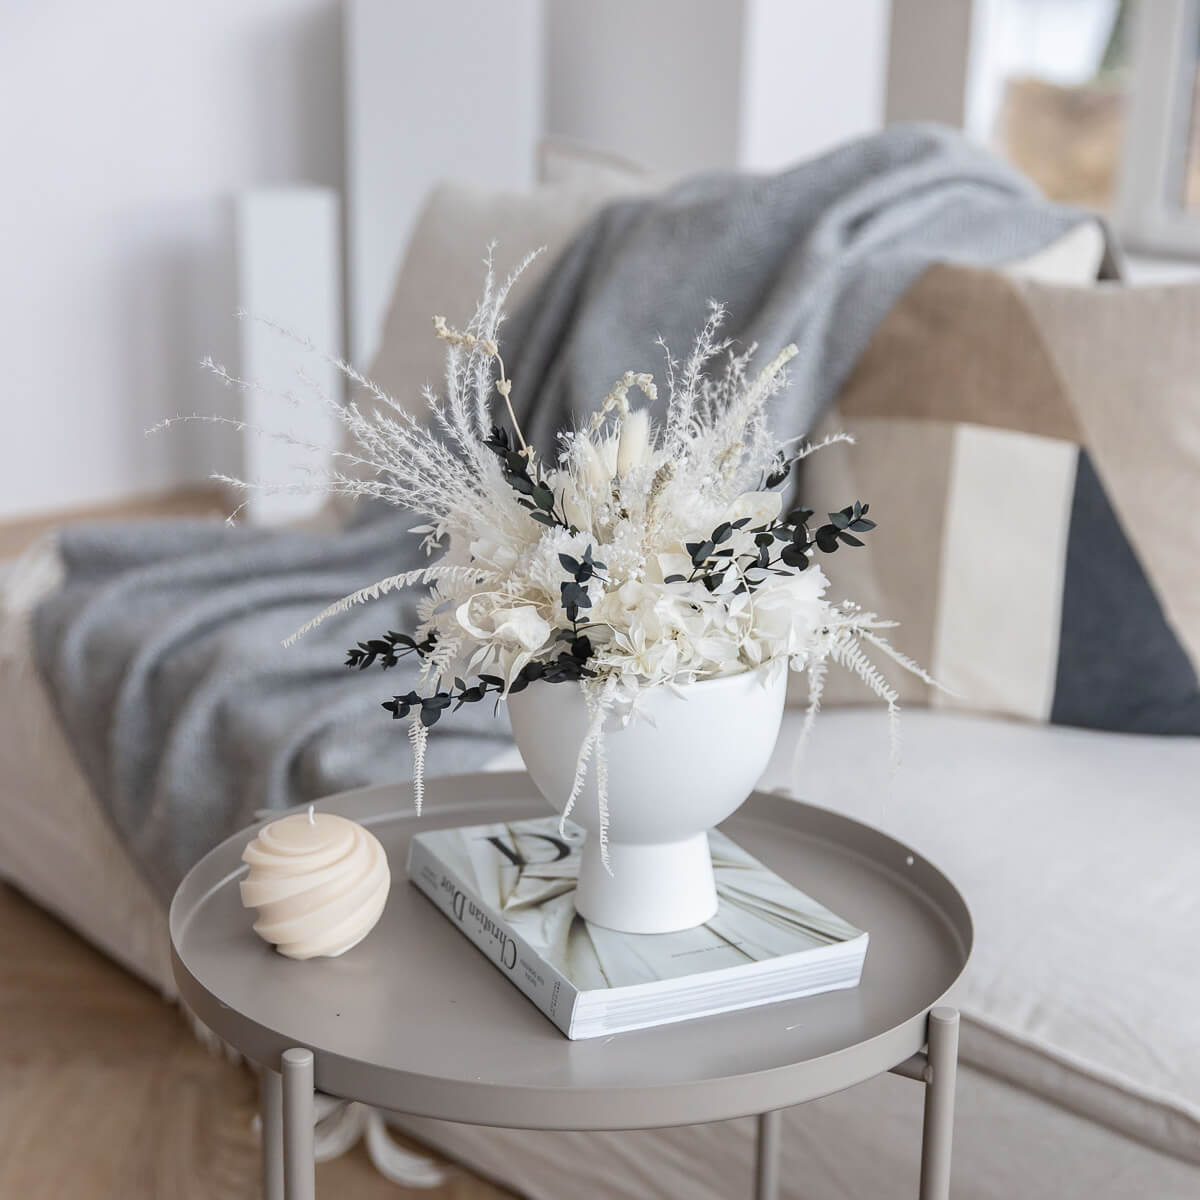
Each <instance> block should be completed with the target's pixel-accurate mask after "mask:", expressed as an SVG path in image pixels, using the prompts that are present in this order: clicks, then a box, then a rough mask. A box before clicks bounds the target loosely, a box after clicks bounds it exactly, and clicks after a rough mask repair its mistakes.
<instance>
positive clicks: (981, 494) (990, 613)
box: [911, 425, 1079, 721]
mask: <svg viewBox="0 0 1200 1200" xmlns="http://www.w3.org/2000/svg"><path fill="white" fill-rule="evenodd" d="M1078 457H1079V449H1078V447H1077V446H1076V445H1075V444H1074V443H1073V442H1065V441H1060V440H1058V439H1057V438H1045V437H1036V436H1033V435H1030V434H1025V433H1014V432H1011V431H1009V430H1002V429H987V428H983V427H982V426H977V425H963V426H961V427H960V428H959V429H958V431H957V433H956V435H955V445H954V457H953V461H952V463H951V468H950V484H949V488H948V489H947V495H946V504H947V514H946V524H945V531H944V535H943V542H942V566H941V587H940V592H939V597H938V614H937V626H936V628H935V631H934V639H933V643H934V654H933V663H932V671H933V675H934V677H935V678H936V679H938V680H939V681H940V682H941V683H943V684H945V686H946V687H949V688H951V689H953V690H954V691H955V692H957V693H959V696H960V697H961V704H962V705H963V706H965V707H969V708H973V709H976V710H978V709H985V710H988V711H991V712H996V713H1002V714H1009V715H1012V716H1019V717H1027V718H1030V719H1032V720H1037V721H1042V720H1045V719H1046V718H1048V717H1049V715H1050V706H1051V705H1052V703H1053V701H1054V682H1055V676H1056V673H1057V669H1058V641H1059V630H1060V626H1061V622H1062V595H1063V575H1064V569H1065V565H1066V549H1067V535H1068V533H1069V531H1070V519H1071V502H1072V499H1073V496H1074V491H1075V466H1076V463H1077V461H1078ZM911 536H913V537H917V536H919V531H916V530H913V531H912V534H911ZM934 695H935V700H934V703H935V704H940V705H941V706H943V707H956V701H955V700H954V699H953V698H946V697H940V698H936V697H937V693H935V694H934Z"/></svg>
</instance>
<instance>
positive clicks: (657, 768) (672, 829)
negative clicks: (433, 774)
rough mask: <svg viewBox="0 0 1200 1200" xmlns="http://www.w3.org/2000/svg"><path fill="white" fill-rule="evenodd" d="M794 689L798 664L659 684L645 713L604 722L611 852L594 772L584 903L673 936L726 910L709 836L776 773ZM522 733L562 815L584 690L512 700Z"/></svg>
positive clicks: (549, 687)
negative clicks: (775, 755) (604, 850)
mask: <svg viewBox="0 0 1200 1200" xmlns="http://www.w3.org/2000/svg"><path fill="white" fill-rule="evenodd" d="M786 694H787V664H786V663H785V662H776V663H769V664H767V666H765V667H760V668H759V669H758V670H756V671H745V672H742V673H740V674H737V675H725V676H722V677H721V678H719V679H707V680H703V681H702V682H699V683H689V684H684V685H682V686H680V687H679V688H678V689H676V690H672V689H670V688H666V687H656V688H652V689H649V690H648V691H647V692H646V693H645V694H644V695H643V696H642V698H641V700H640V701H639V704H638V713H637V714H635V715H634V716H633V717H632V718H631V719H630V720H629V721H628V722H627V723H625V724H622V721H621V717H620V715H619V714H617V713H614V714H613V715H612V716H611V717H610V718H609V720H608V721H607V722H606V723H605V727H604V734H605V747H606V750H607V754H608V806H609V824H608V853H609V863H610V865H611V867H612V873H611V874H609V872H608V871H607V870H605V867H604V864H603V862H602V860H601V856H600V813H599V805H598V801H597V795H596V778H595V772H594V771H591V770H589V773H588V779H587V783H586V785H585V787H584V789H583V792H582V794H581V795H580V796H579V798H578V799H577V800H576V802H575V807H574V808H573V809H572V810H571V819H572V820H573V821H575V822H577V823H578V824H580V825H582V826H583V827H584V828H585V829H586V830H587V840H586V841H585V842H584V846H583V860H582V863H581V865H580V871H579V887H578V891H577V893H576V897H575V907H576V909H577V910H578V912H579V913H580V915H581V916H583V917H585V918H586V919H587V920H589V921H592V922H594V923H595V924H597V925H603V926H605V927H606V928H608V929H616V930H620V931H622V932H624V933H673V932H675V931H676V930H679V929H691V928H692V927H693V926H696V925H702V924H703V923H704V922H705V921H707V920H709V919H710V918H711V917H712V916H713V915H714V914H715V913H716V911H717V890H716V883H715V881H714V879H713V870H712V858H711V855H710V853H709V848H708V830H709V829H711V828H712V827H713V826H714V825H718V824H720V822H721V821H723V820H724V819H725V818H726V817H728V816H729V815H730V814H731V813H733V812H734V811H735V810H736V809H737V808H738V806H739V805H741V804H742V802H743V801H744V800H745V799H746V797H747V796H749V794H750V792H751V791H752V790H753V788H754V785H755V783H757V782H758V779H759V777H760V776H761V775H762V773H763V771H764V770H765V769H766V766H767V762H768V761H769V759H770V757H771V752H772V750H773V749H774V748H775V740H776V738H777V737H778V736H779V726H780V722H781V721H782V719H783V706H784V700H785V698H786ZM508 710H509V715H510V717H511V718H512V727H513V733H514V734H515V735H516V739H517V746H518V748H519V749H520V751H521V757H522V758H523V759H524V760H525V766H526V767H527V768H528V770H529V774H530V775H531V776H532V777H533V781H534V783H535V784H537V786H538V789H539V790H540V791H541V793H542V795H543V796H545V797H546V799H547V800H548V801H549V802H550V804H551V806H552V807H553V808H554V809H555V810H556V811H558V812H561V811H562V809H563V806H564V805H565V803H566V800H567V797H568V796H569V795H570V793H571V785H572V783H573V781H574V778H575V763H576V760H577V759H578V757H579V747H580V745H581V744H582V743H583V739H584V736H585V735H586V732H587V728H588V721H589V718H588V711H587V705H586V702H585V700H584V697H583V694H582V692H581V690H580V688H579V687H578V686H577V685H575V684H571V683H553V684H551V683H535V684H532V685H531V686H530V687H528V688H526V689H525V691H523V692H518V693H517V694H516V695H515V696H510V697H509V699H508Z"/></svg>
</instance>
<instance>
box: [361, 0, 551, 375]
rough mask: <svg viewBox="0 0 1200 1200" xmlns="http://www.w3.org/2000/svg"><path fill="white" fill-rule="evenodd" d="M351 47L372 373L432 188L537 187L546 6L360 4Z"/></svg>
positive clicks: (463, 0)
mask: <svg viewBox="0 0 1200 1200" xmlns="http://www.w3.org/2000/svg"><path fill="white" fill-rule="evenodd" d="M345 47H346V71H345V74H346V123H347V130H346V186H347V215H348V230H347V232H348V246H347V254H348V259H349V261H348V272H347V274H348V282H349V287H350V299H349V310H350V312H349V316H350V352H351V357H352V358H353V360H354V362H355V363H356V365H358V366H360V367H363V368H365V367H367V366H369V363H370V360H371V358H372V357H373V356H374V354H375V351H376V349H377V343H378V339H379V334H380V330H381V329H382V326H383V318H384V315H385V313H386V308H387V301H388V296H389V295H390V293H391V288H392V281H393V279H394V277H395V273H396V269H397V267H398V265H399V263H400V259H401V256H402V254H403V251H404V247H405V244H406V243H407V240H408V235H409V232H410V230H411V228H412V224H413V221H414V219H415V218H416V215H417V212H418V211H419V209H420V206H421V202H422V201H423V200H424V198H425V195H426V193H427V192H428V191H429V189H430V187H431V186H432V185H433V184H434V183H436V182H438V181H439V180H441V179H454V180H457V181H459V182H463V183H470V184H477V185H479V186H482V187H489V188H514V189H521V188H524V187H527V186H528V185H529V184H530V183H532V181H533V177H534V159H535V152H536V146H537V139H538V137H539V136H540V135H541V132H542V87H541V81H542V5H541V3H540V0H504V2H503V3H496V2H495V0H438V2H437V3H433V4H421V3H417V2H416V0H349V3H348V4H347V6H346V38H345ZM479 250H480V255H481V256H482V254H483V251H484V250H485V247H483V246H481V247H480V248H479Z"/></svg>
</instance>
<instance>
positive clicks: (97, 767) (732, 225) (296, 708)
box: [31, 126, 1084, 900]
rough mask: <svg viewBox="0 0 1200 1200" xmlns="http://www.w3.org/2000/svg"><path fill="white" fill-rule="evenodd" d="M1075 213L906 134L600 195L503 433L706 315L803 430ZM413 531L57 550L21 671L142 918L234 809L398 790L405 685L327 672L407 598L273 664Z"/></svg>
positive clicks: (342, 622) (535, 333)
mask: <svg viewBox="0 0 1200 1200" xmlns="http://www.w3.org/2000/svg"><path fill="white" fill-rule="evenodd" d="M1083 216H1084V214H1082V213H1079V212H1077V211H1074V210H1068V209H1063V208H1059V207H1055V206H1052V205H1050V204H1047V203H1046V202H1044V201H1043V200H1041V199H1040V198H1039V197H1038V196H1037V195H1036V194H1035V193H1034V192H1033V191H1032V189H1031V188H1030V186H1029V185H1028V184H1027V183H1026V182H1025V181H1024V180H1022V179H1021V178H1020V177H1019V176H1017V175H1015V174H1014V173H1013V172H1012V171H1010V170H1009V169H1008V168H1007V167H1005V166H1003V165H1002V164H1001V163H999V162H997V161H996V160H995V159H993V158H991V157H989V156H987V155H986V154H985V153H983V152H982V151H980V150H978V149H976V148H974V147H973V146H971V145H970V144H968V143H967V142H965V141H964V140H963V139H961V138H960V137H958V136H957V135H954V134H952V133H950V132H948V131H945V130H939V129H934V128H928V127H917V126H902V127H896V128H893V129H891V130H889V131H887V132H885V133H882V134H879V135H878V136H873V137H868V138H865V139H863V140H861V141H858V142H854V143H852V144H849V145H846V146H844V147H842V148H840V149H838V150H835V151H833V152H832V153H830V154H827V155H825V156H823V157H821V158H819V159H816V160H814V161H812V162H807V163H804V164H802V165H800V166H798V167H795V168H793V169H791V170H788V171H785V172H783V173H781V174H777V175H763V176H757V175H756V176H752V175H745V174H734V173H721V174H712V175H705V176H702V177H698V178H693V179H688V180H685V181H684V182H682V183H680V184H678V185H676V186H674V187H672V188H671V189H670V190H668V191H666V192H665V193H663V194H661V195H656V196H651V197H649V198H637V199H630V200H624V201H621V202H619V203H616V204H613V205H611V206H609V207H608V208H606V209H604V210H603V211H602V212H600V213H599V214H598V215H597V216H596V217H595V218H594V219H593V220H592V221H591V222H590V223H589V224H588V225H587V226H586V227H584V229H583V230H582V231H581V232H580V233H579V235H578V236H577V237H576V239H575V240H574V242H573V243H572V244H571V245H570V246H568V248H567V249H566V250H565V251H564V252H563V254H562V255H561V256H560V258H559V259H558V261H557V262H556V263H555V264H554V265H553V266H552V268H551V270H550V271H549V274H548V275H547V277H546V278H545V280H544V282H543V283H542V284H541V286H540V289H539V290H538V292H537V294H536V295H534V296H533V297H532V298H531V299H530V300H529V301H528V302H527V304H526V306H525V307H524V309H523V310H522V311H521V312H519V313H518V314H517V315H516V316H515V317H514V318H513V319H512V320H511V321H510V322H509V323H508V324H507V325H506V326H505V327H504V330H503V351H504V355H505V360H506V362H507V363H508V364H509V373H510V376H511V377H512V378H513V379H514V380H515V382H516V387H515V389H514V392H515V393H520V395H521V396H522V397H523V401H524V411H523V413H522V414H521V416H522V422H523V424H524V426H525V429H526V432H527V433H528V434H530V435H531V436H532V439H533V440H534V441H535V442H536V443H537V444H538V445H539V446H540V447H541V448H542V450H543V451H546V450H547V449H551V448H552V447H553V442H554V434H555V431H556V430H558V429H559V428H561V427H562V426H563V425H564V424H566V423H568V422H569V421H570V420H571V419H572V417H573V416H574V415H576V414H579V413H582V412H586V411H589V410H590V409H591V408H592V406H594V405H595V404H596V403H597V402H598V401H599V399H600V398H601V397H602V396H603V395H604V394H605V393H606V392H607V390H608V388H609V386H610V384H611V382H612V381H613V380H614V379H616V378H617V377H618V376H619V375H620V374H621V373H622V372H624V371H625V370H627V369H633V370H639V371H653V372H658V373H659V376H660V382H661V365H662V357H661V352H660V351H659V350H658V348H657V347H656V346H655V345H654V340H655V337H656V336H657V335H659V334H661V335H662V336H663V337H664V338H665V339H666V340H667V343H668V344H669V345H670V346H671V347H672V348H673V349H674V350H675V352H676V353H679V354H682V353H686V351H687V350H688V348H689V346H690V343H691V341H692V339H693V337H694V335H695V333H696V331H697V330H698V329H699V327H700V326H701V324H702V323H703V321H704V319H705V317H706V315H707V307H708V302H709V299H710V298H716V299H718V300H720V301H722V302H724V304H725V305H726V306H727V308H728V310H729V322H728V325H727V327H726V332H727V333H728V334H729V335H731V336H733V337H735V338H737V339H738V340H739V341H740V342H742V343H744V344H746V343H751V342H756V343H757V344H758V346H759V350H760V353H761V355H762V361H764V362H765V361H767V360H769V359H770V358H771V357H772V356H773V355H774V354H775V352H776V351H778V350H779V349H781V348H782V347H783V346H784V345H786V344H787V343H788V342H789V341H794V342H795V343H796V345H797V346H798V347H799V355H798V356H797V358H796V359H795V360H794V361H793V363H792V366H791V370H790V378H791V382H790V384H789V386H788V388H787V390H786V391H785V392H783V393H781V394H780V395H779V396H778V397H777V398H776V400H775V407H774V418H773V419H774V421H775V423H776V428H777V431H778V433H779V434H780V436H793V435H797V434H802V433H805V432H807V431H808V430H809V429H811V428H812V426H813V424H814V422H815V421H816V420H817V419H818V417H819V416H820V415H821V413H822V411H823V410H824V408H825V407H826V406H827V405H828V403H829V402H830V400H831V398H832V397H833V396H834V395H835V394H836V392H837V389H838V387H839V385H840V384H841V382H842V381H843V380H844V379H845V377H846V375H847V374H848V372H849V371H850V369H851V368H852V367H853V365H854V362H855V360H856V358H857V357H858V355H859V354H860V353H861V351H862V350H863V349H864V347H865V346H866V343H867V342H868V340H869V339H870V337H871V335H872V333H873V332H874V330H875V328H876V326H877V325H878V324H879V322H880V320H881V319H882V318H883V317H884V315H885V314H886V313H887V311H888V309H889V308H890V307H891V305H892V304H893V302H894V301H895V300H896V299H897V298H898V297H899V296H900V295H901V294H902V293H903V292H904V291H905V289H906V288H907V287H908V286H909V285H910V284H911V283H912V282H913V281H914V280H915V279H916V278H917V276H918V275H920V273H921V272H922V271H923V270H924V269H925V268H926V267H927V266H928V265H929V264H931V263H933V262H938V261H950V262H959V263H968V264H978V265H987V264H993V263H1001V262H1004V261H1008V260H1012V259H1015V258H1019V257H1022V256H1025V255H1027V254H1030V253H1032V252H1034V251H1036V250H1038V249H1040V248H1041V247H1043V246H1045V245H1047V244H1048V243H1050V242H1052V241H1053V240H1054V239H1056V238H1058V237H1060V236H1061V235H1063V234H1064V233H1065V232H1067V231H1068V230H1069V229H1071V228H1072V227H1073V226H1075V225H1077V224H1078V223H1079V222H1080V221H1081V220H1082V219H1083ZM527 249H530V247H524V246H506V247H503V250H504V251H505V252H506V253H508V254H511V255H512V256H513V257H516V256H518V255H520V254H521V253H523V252H524V251H526V250H527ZM481 250H482V247H481ZM466 315H467V314H454V313H451V314H448V316H450V317H451V318H453V319H455V320H461V319H463V318H465V316H466ZM413 521H414V518H413V517H412V515H411V514H404V513H394V512H388V513H386V514H382V515H380V514H373V515H370V516H369V517H368V518H367V519H364V520H361V521H360V522H358V523H357V524H355V525H353V526H352V527H350V528H347V529H345V530H343V531H341V532H336V533H322V534H317V533H300V532H273V531H264V530H258V529H246V528H230V527H226V526H224V525H223V524H221V523H219V522H212V523H206V522H184V521H170V522H155V523H138V524H120V525H107V526H104V525H100V526H97V525H89V526H85V527H79V528H74V529H67V530H65V531H64V532H63V533H62V535H61V542H60V551H61V559H62V563H63V568H64V582H63V585H62V587H61V588H60V589H58V590H57V591H56V592H55V593H54V594H52V595H51V596H49V597H48V598H47V599H46V600H45V601H44V602H43V603H42V604H41V606H40V607H39V610H38V612H37V613H36V616H35V642H36V653H37V657H38V664H39V668H40V671H41V674H42V676H43V678H44V680H45V682H46V684H47V685H48V688H49V691H50V693H51V696H52V698H53V700H54V703H55V705H56V707H57V712H58V715H59V717H60V719H61V721H62V724H63V727H64V729H65V732H66V734H67V738H68V741H69V742H70V744H71V746H72V747H73V748H74V752H75V754H76V755H77V757H78V760H79V763H80V765H81V767H82V768H83V771H84V773H85V775H86V777H87V779H88V780H89V782H90V784H91V786H92V788H93V789H94V791H95V794H96V796H97V798H98V799H99V801H100V803H101V804H102V805H103V807H104V810H105V812H106V813H107V815H108V818H109V820H110V821H111V823H112V825H113V827H114V829H115V830H116V831H117V833H118V835H119V837H120V839H121V841H122V842H123V844H124V845H125V846H126V847H127V848H128V850H129V852H130V854H131V855H132V857H133V859H134V860H135V861H136V862H137V863H138V864H139V865H140V867H141V868H142V870H143V872H144V873H145V875H146V877H147V878H148V879H149V881H150V882H151V883H152V885H153V886H154V887H155V888H156V890H157V891H158V893H159V894H160V895H161V896H162V897H163V898H164V900H165V899H166V898H168V897H169V896H170V894H171V892H172V890H173V889H174V887H175V886H176V884H177V883H178V882H179V880H180V878H181V877H182V875H183V873H184V872H185V871H186V870H187V869H188V867H190V866H191V864H192V863H193V862H195V861H196V859H197V858H198V857H199V856H200V855H202V854H203V853H204V852H205V851H206V850H208V849H209V848H210V847H211V846H213V845H214V844H215V843H216V842H218V841H219V840H221V839H222V838H224V837H226V836H228V835H229V834H230V833H232V832H234V831H235V830H237V829H238V828H239V827H241V826H243V825H245V824H247V823H248V822H249V821H251V820H252V818H253V814H254V811H255V810H256V809H259V808H275V809H282V808H286V807H289V806H291V805H295V804H299V803H302V802H305V801H307V800H309V799H310V798H314V797H317V796H320V795H322V794H325V793H328V792H331V791H336V790H340V789H344V788H352V787H357V786H360V785H366V784H371V783H378V782H385V781H394V780H403V779H406V778H408V776H409V774H410V766H411V764H410V758H409V750H408V742H407V739H406V738H405V737H404V736H403V732H402V731H403V726H402V725H400V724H393V722H392V721H391V720H390V718H389V717H388V715H387V714H386V713H385V712H384V711H383V710H382V709H381V708H380V706H379V705H380V701H382V700H384V699H386V698H388V697H389V696H391V695H393V694H394V693H396V692H403V691H406V690H408V689H409V688H410V687H412V686H414V679H413V674H414V673H413V672H412V671H411V670H409V669H408V668H406V667H405V665H404V664H401V666H399V667H397V668H395V669H393V670H391V671H389V672H387V673H386V674H381V673H379V672H377V671H372V672H370V673H368V674H359V673H357V672H352V671H347V670H346V669H344V668H343V666H342V660H343V657H344V650H345V648H346V647H347V646H349V645H351V644H352V643H353V642H354V641H356V640H357V639H359V638H364V637H367V636H371V635H374V634H377V633H379V632H382V631H383V630H386V629H406V628H412V627H413V625H414V611H413V610H414V599H413V598H412V597H408V596H399V597H396V596H389V597H387V598H385V599H383V600H380V601H377V602H375V603H372V604H368V605H365V606H362V607H360V608H358V609H356V610H354V611H352V612H350V613H348V614H345V615H344V616H342V617H339V618H337V619H334V620H330V621H328V622H326V623H325V624H324V625H322V626H321V627H320V628H319V629H318V630H316V631H315V632H314V633H312V634H311V635H309V636H307V637H305V638H304V639H302V640H301V641H300V642H299V643H298V644H297V645H295V646H293V647H292V648H290V649H287V650H284V649H282V648H281V646H280V640H281V639H282V638H283V637H284V636H285V635H286V634H288V633H290V632H291V631H292V630H294V629H295V628H296V627H297V626H299V625H300V624H302V623H303V622H304V621H305V620H306V619H307V618H308V617H310V616H311V615H312V614H313V613H314V612H315V611H317V610H318V609H320V608H321V607H323V606H324V605H325V604H327V603H328V602H329V601H331V600H334V599H336V598H337V597H339V596H342V595H344V594H346V593H348V592H351V591H353V590H354V589H356V588H358V587H361V586H362V585H364V584H367V583H370V582H372V581H373V580H375V579H378V578H380V577H382V576H385V575H392V574H394V573H396V572H398V571H401V570H404V569H406V568H408V567H409V566H412V565H416V564H417V561H418V558H419V556H420V551H419V548H418V546H417V540H418V539H416V538H413V537H407V536H405V533H404V531H405V530H406V528H407V527H408V525H409V524H411V523H412V522H413ZM508 736H509V734H508V728H507V722H506V721H505V719H504V715H503V711H501V714H500V716H499V718H498V719H493V718H492V716H491V710H490V708H489V707H488V706H486V705H473V706H468V707H466V708H464V709H462V710H461V711H460V712H458V713H457V714H455V715H454V716H453V717H451V718H447V719H446V720H445V721H443V722H441V723H439V725H438V726H437V728H436V730H435V731H434V737H433V739H432V741H431V744H430V748H429V769H430V775H431V777H435V776H436V775H438V774H444V773H448V772H456V771H463V770H467V769H471V768H474V767H478V766H479V765H480V764H482V763H484V762H485V761H486V760H487V759H489V758H490V757H492V756H494V755H495V754H496V753H498V752H499V751H500V750H501V749H502V748H503V747H504V745H505V743H506V740H507V739H508ZM31 752H34V750H33V748H31ZM430 799H431V802H433V803H436V800H437V785H436V779H433V780H432V781H431V784H430Z"/></svg>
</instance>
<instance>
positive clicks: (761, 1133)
mask: <svg viewBox="0 0 1200 1200" xmlns="http://www.w3.org/2000/svg"><path fill="white" fill-rule="evenodd" d="M781 1121H782V1114H781V1113H780V1111H779V1110H778V1109H776V1110H775V1111H774V1112H765V1113H759V1115H758V1147H757V1151H758V1153H757V1159H756V1161H755V1164H754V1200H779V1140H780V1132H779V1127H780V1123H781Z"/></svg>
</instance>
